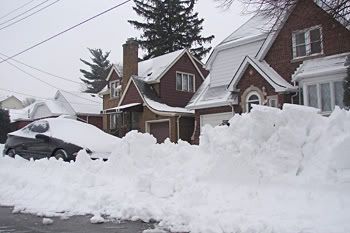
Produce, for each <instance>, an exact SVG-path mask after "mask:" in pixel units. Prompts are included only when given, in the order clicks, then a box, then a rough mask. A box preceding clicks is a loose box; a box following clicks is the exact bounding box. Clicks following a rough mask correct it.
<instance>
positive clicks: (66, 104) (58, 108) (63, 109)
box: [10, 90, 102, 129]
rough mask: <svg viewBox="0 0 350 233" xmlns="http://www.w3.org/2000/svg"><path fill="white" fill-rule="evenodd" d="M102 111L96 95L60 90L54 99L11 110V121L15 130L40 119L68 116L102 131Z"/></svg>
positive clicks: (100, 101) (100, 102) (100, 100)
mask: <svg viewBox="0 0 350 233" xmlns="http://www.w3.org/2000/svg"><path fill="white" fill-rule="evenodd" d="M101 109H102V99H101V98H100V97H99V96H97V95H96V94H89V93H80V92H66V91H61V90H59V91H57V92H56V94H55V96H54V98H53V99H47V100H38V101H35V102H34V103H32V104H31V105H29V106H27V107H25V108H23V109H18V110H10V119H11V122H12V125H13V126H14V128H15V129H19V128H22V127H24V126H25V125H27V124H29V123H31V122H32V121H35V120H38V119H42V118H48V117H58V116H62V115H67V116H72V117H73V118H77V119H78V120H81V121H84V122H86V123H89V124H92V125H95V126H97V127H99V128H100V129H102V115H101V114H100V111H101Z"/></svg>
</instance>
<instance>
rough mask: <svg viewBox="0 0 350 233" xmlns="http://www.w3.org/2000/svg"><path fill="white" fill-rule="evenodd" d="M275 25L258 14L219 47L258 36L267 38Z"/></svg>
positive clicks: (267, 18)
mask: <svg viewBox="0 0 350 233" xmlns="http://www.w3.org/2000/svg"><path fill="white" fill-rule="evenodd" d="M273 23H274V22H273V20H271V18H269V17H266V16H264V15H259V14H256V15H254V16H253V17H251V18H250V19H249V20H248V21H247V22H245V23H244V24H243V25H242V26H240V27H239V28H238V29H237V30H235V31H234V32H233V33H232V34H231V35H229V36H228V37H227V38H226V39H224V40H223V41H222V42H221V43H220V44H219V45H218V46H221V45H223V44H227V43H228V42H230V43H232V42H238V41H243V40H248V39H251V38H254V37H258V36H265V35H266V34H267V33H268V32H269V31H270V30H271V28H272V26H273Z"/></svg>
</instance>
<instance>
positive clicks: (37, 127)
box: [24, 121, 49, 133]
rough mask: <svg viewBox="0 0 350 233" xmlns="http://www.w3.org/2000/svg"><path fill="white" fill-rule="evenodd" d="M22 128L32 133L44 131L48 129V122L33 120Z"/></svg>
mask: <svg viewBox="0 0 350 233" xmlns="http://www.w3.org/2000/svg"><path fill="white" fill-rule="evenodd" d="M24 130H29V131H31V132H33V133H45V132H47V131H48V130H49V123H48V122H47V121H35V122H33V123H31V124H30V125H28V127H26V128H24Z"/></svg>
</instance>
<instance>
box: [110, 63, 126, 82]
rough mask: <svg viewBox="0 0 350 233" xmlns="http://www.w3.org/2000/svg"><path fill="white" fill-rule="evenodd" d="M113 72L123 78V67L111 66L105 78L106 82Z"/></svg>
mask: <svg viewBox="0 0 350 233" xmlns="http://www.w3.org/2000/svg"><path fill="white" fill-rule="evenodd" d="M113 71H115V72H116V73H117V75H118V76H119V77H123V67H122V66H121V65H118V64H112V66H111V69H110V71H109V73H108V75H107V78H106V80H107V81H109V79H110V78H111V76H112V73H113Z"/></svg>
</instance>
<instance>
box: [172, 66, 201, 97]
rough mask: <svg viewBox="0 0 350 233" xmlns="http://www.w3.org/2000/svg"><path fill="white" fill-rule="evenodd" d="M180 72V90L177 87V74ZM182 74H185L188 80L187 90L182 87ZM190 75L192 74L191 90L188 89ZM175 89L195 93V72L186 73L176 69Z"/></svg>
mask: <svg viewBox="0 0 350 233" xmlns="http://www.w3.org/2000/svg"><path fill="white" fill-rule="evenodd" d="M178 74H180V75H181V90H178V89H177V75H178ZM183 75H187V77H188V80H187V82H188V83H187V84H188V90H184V88H183V83H184V82H183V79H184V76H183ZM190 76H192V84H193V86H192V87H193V90H192V91H189V86H190ZM175 90H176V91H180V92H188V93H195V92H196V75H195V74H191V73H187V72H182V71H176V75H175Z"/></svg>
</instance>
